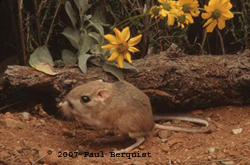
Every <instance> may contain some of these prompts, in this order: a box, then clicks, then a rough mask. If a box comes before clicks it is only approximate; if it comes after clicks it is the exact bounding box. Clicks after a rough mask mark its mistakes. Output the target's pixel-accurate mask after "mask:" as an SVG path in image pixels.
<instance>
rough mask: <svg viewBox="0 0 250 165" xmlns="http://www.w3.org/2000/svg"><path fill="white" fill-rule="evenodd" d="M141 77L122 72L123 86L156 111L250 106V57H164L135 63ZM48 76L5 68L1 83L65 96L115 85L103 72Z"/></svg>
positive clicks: (74, 70)
mask: <svg viewBox="0 0 250 165" xmlns="http://www.w3.org/2000/svg"><path fill="white" fill-rule="evenodd" d="M134 65H135V66H136V67H137V68H138V69H139V72H128V71H127V72H126V73H124V75H125V80H126V81H128V82H130V83H132V84H133V85H135V86H137V87H138V88H140V89H141V90H143V91H144V92H145V93H146V94H147V95H148V96H149V97H150V99H151V101H152V105H153V106H154V108H156V109H157V108H160V109H163V110H171V111H172V110H176V109H199V108H209V107H214V106H222V105H245V104H249V103H250V51H249V50H246V51H245V52H244V53H242V54H237V55H221V56H213V55H203V56H190V55H180V53H178V52H175V51H173V52H163V53H161V54H159V55H152V56H147V57H145V58H143V59H140V60H135V61H134ZM55 71H56V72H58V74H57V75H55V76H49V75H46V74H44V73H41V72H39V71H36V70H35V69H33V68H30V67H25V66H16V65H15V66H9V67H8V69H7V70H6V72H5V80H6V82H7V83H8V84H10V85H11V86H20V87H23V88H27V89H31V90H33V91H39V92H43V93H53V94H54V95H57V96H59V95H61V96H63V95H65V94H66V93H67V92H68V91H69V90H70V89H72V88H73V87H75V86H77V85H79V84H82V83H85V82H88V81H92V80H97V79H103V80H104V81H107V82H113V81H116V79H115V78H114V77H113V76H112V75H110V74H107V73H105V72H104V71H103V70H102V69H101V68H98V67H89V69H88V73H87V74H82V73H81V71H80V70H79V69H78V68H55Z"/></svg>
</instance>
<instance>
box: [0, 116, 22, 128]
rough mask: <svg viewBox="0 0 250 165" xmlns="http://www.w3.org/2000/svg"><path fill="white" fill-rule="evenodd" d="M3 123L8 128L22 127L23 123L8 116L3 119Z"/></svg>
mask: <svg viewBox="0 0 250 165" xmlns="http://www.w3.org/2000/svg"><path fill="white" fill-rule="evenodd" d="M3 124H4V125H5V126H6V127H8V128H20V129H22V128H24V124H23V123H22V122H20V121H17V120H14V119H10V118H7V119H4V120H3Z"/></svg>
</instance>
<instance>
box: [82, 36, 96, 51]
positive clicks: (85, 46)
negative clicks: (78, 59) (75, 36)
mask: <svg viewBox="0 0 250 165" xmlns="http://www.w3.org/2000/svg"><path fill="white" fill-rule="evenodd" d="M94 44H95V43H94V39H93V38H92V37H90V36H89V35H88V34H86V33H81V37H80V42H79V44H78V47H79V51H78V54H79V55H82V54H86V53H87V52H88V51H89V50H90V49H91V47H92V46H93V45H94Z"/></svg>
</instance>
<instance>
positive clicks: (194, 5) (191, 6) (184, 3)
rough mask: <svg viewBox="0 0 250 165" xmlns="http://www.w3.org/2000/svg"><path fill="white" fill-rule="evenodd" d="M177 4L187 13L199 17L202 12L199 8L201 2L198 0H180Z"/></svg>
mask: <svg viewBox="0 0 250 165" xmlns="http://www.w3.org/2000/svg"><path fill="white" fill-rule="evenodd" d="M177 5H178V6H179V7H180V8H181V10H182V11H183V12H184V13H185V14H187V13H190V14H191V15H192V16H193V17H198V16H199V14H200V11H199V9H198V7H199V3H198V1H197V0H179V1H178V2H177Z"/></svg>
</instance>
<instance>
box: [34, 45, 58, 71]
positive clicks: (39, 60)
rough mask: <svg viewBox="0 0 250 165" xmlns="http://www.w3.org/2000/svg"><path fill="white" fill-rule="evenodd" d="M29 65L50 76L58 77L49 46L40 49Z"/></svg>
mask: <svg viewBox="0 0 250 165" xmlns="http://www.w3.org/2000/svg"><path fill="white" fill-rule="evenodd" d="M29 64H30V66H32V67H33V68H35V69H36V70H39V71H41V72H43V73H46V74H49V75H56V74H57V73H56V72H55V71H54V70H53V66H54V62H53V59H52V57H51V54H50V52H49V50H48V48H47V46H40V47H38V48H37V49H36V50H35V51H34V52H33V53H32V54H31V55H30V59H29Z"/></svg>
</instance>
